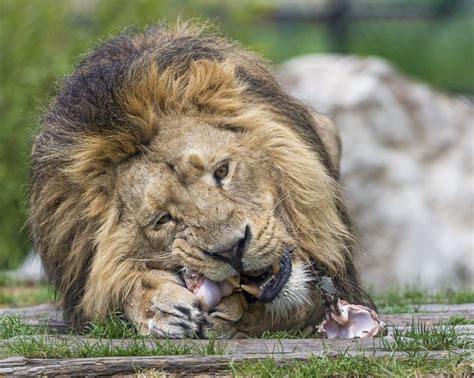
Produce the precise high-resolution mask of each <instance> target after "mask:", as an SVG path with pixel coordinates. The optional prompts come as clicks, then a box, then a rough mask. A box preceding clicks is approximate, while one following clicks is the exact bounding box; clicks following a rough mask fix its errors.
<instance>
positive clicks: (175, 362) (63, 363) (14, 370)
mask: <svg viewBox="0 0 474 378" xmlns="http://www.w3.org/2000/svg"><path fill="white" fill-rule="evenodd" d="M466 352H467V351H465V350H453V351H450V352H447V351H432V352H427V354H426V359H435V360H436V359H444V358H445V357H446V356H447V355H448V354H456V355H463V354H464V353H466ZM344 356H345V357H362V356H365V357H373V358H383V357H390V358H397V359H406V358H410V355H409V354H408V353H404V352H395V353H394V352H382V351H372V352H358V351H348V352H346V353H345V354H344ZM313 357H331V358H334V357H340V352H336V351H332V352H327V351H324V352H293V353H287V354H282V353H274V354H272V355H268V354H254V355H247V354H245V355H239V354H235V355H222V356H201V357H199V356H162V357H104V358H77V359H29V358H25V357H11V358H7V359H4V360H0V374H5V375H86V374H94V375H95V374H107V375H113V374H130V373H136V372H139V371H142V370H145V369H154V370H158V371H165V372H169V373H179V372H186V373H188V374H192V373H210V372H218V371H222V370H227V369H228V368H229V363H230V362H234V363H241V362H256V361H258V360H260V359H264V358H272V359H273V360H274V361H275V362H276V363H277V365H279V366H284V365H286V364H288V363H291V362H293V361H306V360H308V359H310V358H313Z"/></svg>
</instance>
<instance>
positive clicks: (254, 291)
mask: <svg viewBox="0 0 474 378" xmlns="http://www.w3.org/2000/svg"><path fill="white" fill-rule="evenodd" d="M240 287H241V288H242V289H244V290H245V291H246V292H247V293H249V294H252V295H253V296H254V297H257V298H260V296H261V295H262V289H259V288H258V287H257V285H255V284H253V285H240Z"/></svg>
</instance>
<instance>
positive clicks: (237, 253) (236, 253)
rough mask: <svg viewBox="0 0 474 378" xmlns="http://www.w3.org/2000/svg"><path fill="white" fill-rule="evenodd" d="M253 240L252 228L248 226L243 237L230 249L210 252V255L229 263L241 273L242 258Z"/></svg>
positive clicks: (231, 244)
mask: <svg viewBox="0 0 474 378" xmlns="http://www.w3.org/2000/svg"><path fill="white" fill-rule="evenodd" d="M251 239H252V232H251V231H250V227H249V226H248V225H247V226H246V227H245V232H244V234H243V236H240V237H238V238H237V240H234V241H232V243H230V245H229V247H226V248H224V249H221V250H218V251H212V252H210V255H211V256H212V257H213V258H215V259H217V260H222V261H225V262H226V263H229V264H230V265H232V266H233V267H234V268H235V269H236V270H237V271H239V272H240V271H241V270H242V256H243V255H244V252H245V251H246V250H247V248H248V246H249V244H250V240H251Z"/></svg>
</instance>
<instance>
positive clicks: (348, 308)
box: [320, 300, 383, 339]
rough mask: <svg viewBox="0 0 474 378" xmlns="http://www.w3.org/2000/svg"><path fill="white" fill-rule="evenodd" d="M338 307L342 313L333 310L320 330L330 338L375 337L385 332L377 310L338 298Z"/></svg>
mask: <svg viewBox="0 0 474 378" xmlns="http://www.w3.org/2000/svg"><path fill="white" fill-rule="evenodd" d="M337 306H338V309H339V311H340V312H341V315H337V314H336V313H335V312H334V311H331V318H330V319H329V320H324V321H323V322H322V323H321V325H320V330H321V331H323V332H324V333H325V334H326V337H327V338H328V339H334V338H336V337H340V338H353V337H360V338H364V337H373V336H376V335H380V334H382V332H383V323H381V322H380V321H379V320H378V316H377V314H376V313H375V311H373V310H371V309H370V308H368V307H365V306H361V305H353V304H349V303H347V302H345V301H341V300H338V303H337Z"/></svg>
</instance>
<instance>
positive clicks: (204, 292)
mask: <svg viewBox="0 0 474 378" xmlns="http://www.w3.org/2000/svg"><path fill="white" fill-rule="evenodd" d="M193 293H194V294H195V295H196V296H197V297H198V298H199V302H200V303H201V307H202V309H203V310H204V311H209V310H210V309H212V308H214V307H216V306H217V305H218V304H219V303H220V301H221V300H222V293H221V289H220V287H219V285H218V284H217V283H215V282H213V281H211V280H208V279H207V278H204V280H203V281H202V284H201V285H200V286H199V287H197V288H196V289H195V290H194V291H193Z"/></svg>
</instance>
